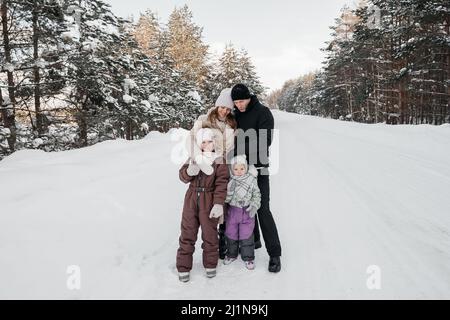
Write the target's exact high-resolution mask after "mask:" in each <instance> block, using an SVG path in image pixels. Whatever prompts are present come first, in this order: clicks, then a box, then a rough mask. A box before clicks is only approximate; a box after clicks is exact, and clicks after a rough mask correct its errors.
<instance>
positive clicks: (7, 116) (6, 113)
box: [0, 0, 16, 152]
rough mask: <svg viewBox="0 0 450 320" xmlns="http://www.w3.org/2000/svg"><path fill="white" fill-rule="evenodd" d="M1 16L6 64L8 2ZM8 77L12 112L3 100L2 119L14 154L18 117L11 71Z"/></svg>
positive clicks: (8, 56) (5, 0)
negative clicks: (7, 130) (8, 133)
mask: <svg viewBox="0 0 450 320" xmlns="http://www.w3.org/2000/svg"><path fill="white" fill-rule="evenodd" d="M0 15H1V19H2V31H3V49H4V52H5V61H6V63H11V47H10V42H9V29H8V0H3V1H1V7H0ZM6 74H7V77H8V94H9V100H10V102H11V106H12V110H6V109H5V108H4V107H5V106H4V105H3V104H4V101H3V98H2V117H3V122H4V124H5V127H7V128H8V129H9V130H10V136H9V138H8V145H9V149H10V150H11V152H14V150H15V145H16V115H15V112H16V110H15V106H16V99H15V84H14V78H13V73H12V72H11V71H7V72H6Z"/></svg>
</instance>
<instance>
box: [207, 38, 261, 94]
mask: <svg viewBox="0 0 450 320" xmlns="http://www.w3.org/2000/svg"><path fill="white" fill-rule="evenodd" d="M213 69H214V71H213V73H212V74H211V77H210V80H209V82H210V92H211V93H210V94H211V97H209V98H208V100H209V101H214V100H215V99H216V98H217V97H218V96H219V94H220V91H221V90H222V89H224V88H227V87H232V86H233V85H235V84H237V83H243V84H245V85H247V86H248V88H249V89H250V92H252V93H254V94H257V95H261V94H262V93H263V92H264V91H265V88H264V86H263V85H262V84H261V82H260V80H259V77H258V75H257V73H256V68H255V66H254V65H253V63H252V61H251V58H250V57H249V55H248V53H247V51H245V50H244V49H242V50H240V51H238V50H237V49H236V48H235V47H234V46H233V45H232V44H227V45H226V47H225V49H224V51H223V53H222V55H221V56H220V58H219V59H218V61H217V62H216V63H215V67H214V68H213Z"/></svg>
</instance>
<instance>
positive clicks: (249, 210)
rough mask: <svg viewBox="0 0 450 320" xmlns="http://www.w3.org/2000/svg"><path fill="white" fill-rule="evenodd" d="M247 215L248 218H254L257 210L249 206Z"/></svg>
mask: <svg viewBox="0 0 450 320" xmlns="http://www.w3.org/2000/svg"><path fill="white" fill-rule="evenodd" d="M247 210H248V215H249V216H250V218H254V217H255V216H256V213H257V212H258V209H257V208H256V207H253V206H250V207H248V209H247Z"/></svg>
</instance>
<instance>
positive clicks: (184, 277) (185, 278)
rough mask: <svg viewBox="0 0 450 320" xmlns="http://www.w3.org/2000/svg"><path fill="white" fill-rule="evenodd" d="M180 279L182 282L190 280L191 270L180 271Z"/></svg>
mask: <svg viewBox="0 0 450 320" xmlns="http://www.w3.org/2000/svg"><path fill="white" fill-rule="evenodd" d="M178 279H179V280H180V281H181V282H188V281H189V272H178Z"/></svg>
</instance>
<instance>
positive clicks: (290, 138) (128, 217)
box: [0, 111, 450, 299]
mask: <svg viewBox="0 0 450 320" xmlns="http://www.w3.org/2000/svg"><path fill="white" fill-rule="evenodd" d="M274 115H275V121H276V127H277V128H278V129H279V139H277V140H276V142H275V145H274V146H273V147H272V156H273V158H274V159H275V158H277V159H278V160H279V170H278V172H276V173H275V174H274V175H273V176H272V177H271V188H272V190H271V192H272V193H271V208H272V212H273V214H274V216H275V218H276V221H277V223H278V227H279V233H280V238H281V241H282V246H283V257H282V272H281V273H279V274H270V273H269V272H268V271H267V262H268V257H267V255H266V253H265V251H264V249H260V250H257V257H256V264H257V267H256V270H254V271H247V270H246V269H245V268H244V266H243V264H242V262H241V261H236V262H234V263H233V264H231V265H229V266H223V265H220V266H219V270H218V275H217V277H216V278H215V279H206V278H205V277H204V275H203V269H202V267H201V249H200V244H199V245H198V246H197V248H198V249H197V251H196V253H195V256H194V270H193V272H192V276H191V278H192V281H191V282H190V283H188V284H182V283H179V282H178V279H177V277H176V270H175V254H176V248H177V240H178V239H177V238H178V232H179V219H180V210H181V207H182V200H183V195H184V190H185V188H186V186H184V185H183V184H182V183H181V182H179V181H178V167H179V166H178V164H173V163H172V162H171V161H169V159H170V155H171V152H172V151H173V150H174V146H176V142H174V141H171V139H170V135H162V134H157V133H152V134H151V135H150V136H149V137H148V138H147V139H144V140H141V141H133V142H126V141H110V142H105V143H102V144H99V145H95V146H93V147H89V148H86V149H81V150H73V151H69V152H63V153H53V154H45V153H43V152H39V151H21V152H17V153H15V154H13V155H12V156H10V157H9V158H7V159H5V160H4V161H2V162H0V204H1V207H0V284H1V285H0V298H2V299H5V298H6V299H8V298H25V299H35V298H43V299H48V298H63V299H92V298H106V299H108V298H118V299H121V298H124V299H184V298H189V299H318V298H320V299H380V298H385V299H397V298H404V299H417V298H419V299H421V298H425V299H426V298H437V299H449V298H450V202H449V201H448V199H449V196H448V195H449V194H450V193H449V192H450V127H449V126H448V125H447V126H439V127H434V126H385V125H363V124H356V123H349V122H341V121H335V120H328V119H320V118H315V117H309V116H299V115H294V114H287V113H283V112H279V111H275V112H274ZM175 132H178V133H183V132H182V131H175ZM277 150H279V157H277V155H278V152H277ZM274 167H276V166H274ZM70 265H76V266H79V267H80V269H79V270H80V272H81V274H80V275H81V289H80V290H69V289H68V288H67V285H66V283H67V279H68V278H70V276H71V274H68V273H67V267H68V266H70ZM369 266H377V267H378V268H379V269H378V270H379V271H380V284H381V288H380V289H379V290H377V289H375V290H369V289H368V287H367V284H366V283H367V279H368V278H369V277H370V276H371V275H370V274H368V273H367V268H368V267H369Z"/></svg>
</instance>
